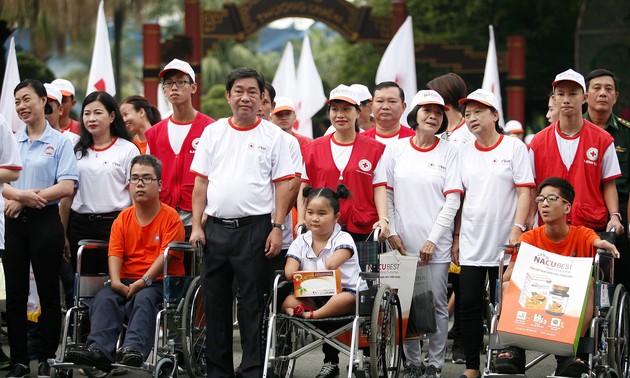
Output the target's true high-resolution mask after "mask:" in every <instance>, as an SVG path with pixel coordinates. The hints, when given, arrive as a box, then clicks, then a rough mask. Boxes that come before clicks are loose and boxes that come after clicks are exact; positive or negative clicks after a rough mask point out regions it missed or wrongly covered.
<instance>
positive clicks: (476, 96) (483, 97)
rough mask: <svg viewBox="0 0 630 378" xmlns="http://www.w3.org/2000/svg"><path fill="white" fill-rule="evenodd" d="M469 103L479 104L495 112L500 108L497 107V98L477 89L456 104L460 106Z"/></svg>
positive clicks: (488, 92)
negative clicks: (493, 109)
mask: <svg viewBox="0 0 630 378" xmlns="http://www.w3.org/2000/svg"><path fill="white" fill-rule="evenodd" d="M469 101H477V102H480V103H482V104H484V105H486V106H490V107H493V108H495V109H496V110H497V111H498V110H499V108H500V107H501V106H499V102H498V101H497V98H496V97H494V94H493V93H492V92H490V91H487V90H485V89H477V90H476V91H474V92H473V93H471V94H469V95H468V97H465V98H462V99H461V100H459V101H458V102H459V104H460V105H464V104H465V103H467V102H469Z"/></svg>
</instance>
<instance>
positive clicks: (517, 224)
mask: <svg viewBox="0 0 630 378" xmlns="http://www.w3.org/2000/svg"><path fill="white" fill-rule="evenodd" d="M512 227H518V228H519V229H520V230H521V231H523V232H525V231H527V226H525V225H522V224H520V223H514V225H513V226H512Z"/></svg>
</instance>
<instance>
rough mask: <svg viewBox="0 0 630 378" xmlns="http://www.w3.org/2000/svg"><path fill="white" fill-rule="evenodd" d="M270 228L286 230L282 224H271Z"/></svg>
mask: <svg viewBox="0 0 630 378" xmlns="http://www.w3.org/2000/svg"><path fill="white" fill-rule="evenodd" d="M271 227H278V228H279V229H281V230H282V231H284V230H285V229H286V227H285V226H284V224H283V223H272V224H271Z"/></svg>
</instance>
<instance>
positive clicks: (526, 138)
mask: <svg viewBox="0 0 630 378" xmlns="http://www.w3.org/2000/svg"><path fill="white" fill-rule="evenodd" d="M534 136H536V134H527V135H525V139H523V142H525V144H526V145H528V146H529V144H530V143H531V142H532V139H534Z"/></svg>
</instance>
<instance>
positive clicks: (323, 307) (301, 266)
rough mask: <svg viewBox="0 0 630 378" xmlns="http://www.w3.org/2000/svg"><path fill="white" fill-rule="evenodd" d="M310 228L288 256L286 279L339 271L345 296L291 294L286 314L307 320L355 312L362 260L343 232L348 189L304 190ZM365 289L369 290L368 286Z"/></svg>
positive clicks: (309, 188) (295, 241)
mask: <svg viewBox="0 0 630 378" xmlns="http://www.w3.org/2000/svg"><path fill="white" fill-rule="evenodd" d="M303 195H304V198H305V199H306V216H305V220H306V225H307V227H308V230H309V231H308V232H306V233H305V234H302V235H300V236H298V237H297V238H296V239H295V240H294V241H293V243H292V244H291V246H290V247H289V250H288V252H287V261H286V265H285V268H284V274H285V278H286V279H287V280H288V281H292V280H293V275H294V273H295V272H296V271H298V270H311V271H314V270H335V269H339V271H340V272H341V287H342V292H341V293H338V294H336V295H333V296H330V297H310V298H298V297H296V296H295V295H294V294H290V295H289V296H288V297H287V298H286V299H285V300H284V302H283V303H282V310H283V311H284V312H285V313H287V314H288V315H291V316H297V317H302V318H305V319H319V318H328V317H332V316H342V315H348V314H351V313H352V312H354V309H355V300H356V293H355V287H356V283H357V280H359V273H360V272H361V269H360V267H359V259H358V256H357V253H356V246H355V244H354V241H353V240H352V237H351V236H350V234H348V233H346V232H344V231H342V230H341V227H340V226H339V224H338V223H337V220H338V219H339V206H340V205H339V199H340V198H341V199H346V198H348V196H349V195H350V192H349V191H348V189H347V188H346V186H345V185H339V186H338V187H337V191H336V192H335V191H333V190H332V189H330V188H319V189H313V188H311V187H306V188H304V191H303ZM363 286H365V287H364V288H363V289H367V285H366V284H365V283H363Z"/></svg>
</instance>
